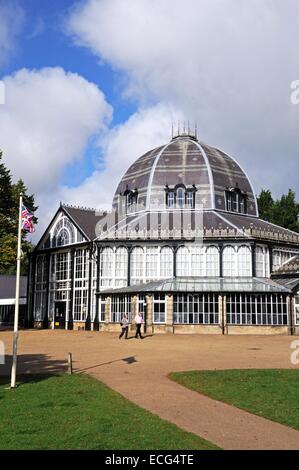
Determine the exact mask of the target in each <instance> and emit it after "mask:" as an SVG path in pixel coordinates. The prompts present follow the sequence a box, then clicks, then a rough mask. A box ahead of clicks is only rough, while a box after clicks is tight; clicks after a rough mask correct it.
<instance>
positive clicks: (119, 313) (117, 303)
mask: <svg viewBox="0 0 299 470" xmlns="http://www.w3.org/2000/svg"><path fill="white" fill-rule="evenodd" d="M124 313H126V314H127V315H128V318H129V322H131V297H130V296H127V295H113V296H112V299H111V311H110V321H111V322H112V323H120V321H121V319H122V317H123V315H124Z"/></svg>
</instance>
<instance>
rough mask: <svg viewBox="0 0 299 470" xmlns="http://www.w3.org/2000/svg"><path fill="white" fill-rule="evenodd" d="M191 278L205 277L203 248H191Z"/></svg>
mask: <svg viewBox="0 0 299 470" xmlns="http://www.w3.org/2000/svg"><path fill="white" fill-rule="evenodd" d="M190 249H191V276H200V277H202V276H204V275H205V263H204V255H205V253H204V248H203V247H202V246H192V247H191V248H190Z"/></svg>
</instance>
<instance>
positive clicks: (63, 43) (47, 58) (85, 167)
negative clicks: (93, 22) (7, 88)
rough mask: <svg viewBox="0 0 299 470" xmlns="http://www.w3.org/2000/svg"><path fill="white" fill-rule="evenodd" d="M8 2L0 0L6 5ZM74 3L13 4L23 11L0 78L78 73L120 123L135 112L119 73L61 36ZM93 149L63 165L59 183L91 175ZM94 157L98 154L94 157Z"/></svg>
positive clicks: (41, 0)
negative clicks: (55, 70)
mask: <svg viewBox="0 0 299 470" xmlns="http://www.w3.org/2000/svg"><path fill="white" fill-rule="evenodd" d="M9 1H10V0H2V2H3V3H8V2H9ZM0 3H1V1H0ZM76 3H78V2H76V1H74V0H23V1H21V0H20V1H13V2H11V4H12V5H14V4H19V5H20V6H21V7H22V9H23V10H24V21H23V25H22V29H21V35H20V38H19V40H18V42H17V46H16V49H15V51H14V53H13V54H12V55H11V57H10V58H9V60H7V61H6V63H5V64H4V65H3V67H2V68H1V76H5V75H10V74H13V73H14V72H15V71H17V70H19V69H22V68H24V67H25V68H28V69H41V68H43V67H56V66H61V67H63V68H64V70H66V71H71V72H74V73H78V74H79V75H81V76H83V77H85V78H86V79H87V80H88V81H91V82H93V83H95V84H97V85H98V87H99V88H100V89H101V90H102V91H103V92H104V94H105V96H106V99H107V101H108V102H109V103H110V104H111V105H112V106H113V120H112V122H111V125H117V124H120V123H122V122H124V121H125V120H126V119H128V117H129V116H130V115H131V114H132V113H134V111H135V110H136V104H135V103H134V100H132V99H124V98H123V97H122V95H121V93H120V85H119V82H120V81H121V80H123V78H122V77H121V76H120V73H119V72H117V71H115V70H113V69H112V67H110V66H108V65H107V64H105V63H104V62H103V61H100V60H99V59H98V58H96V57H95V56H94V55H93V54H92V52H90V51H89V50H88V49H85V48H81V47H76V46H75V45H74V44H73V43H72V42H71V41H70V38H69V37H68V36H66V35H65V34H64V31H63V24H64V21H65V19H66V17H67V16H68V13H69V11H70V9H71V8H72V7H73V6H74V5H75V4H76ZM94 151H95V150H94V147H93V145H88V147H87V148H86V150H85V152H84V159H81V160H80V161H78V162H77V163H75V164H71V165H67V166H66V167H65V169H64V171H63V172H62V175H61V184H66V185H68V186H77V185H78V184H79V183H81V182H82V181H84V179H85V178H86V177H87V176H89V175H90V174H92V171H93V169H94V158H93V156H94ZM97 156H98V154H97Z"/></svg>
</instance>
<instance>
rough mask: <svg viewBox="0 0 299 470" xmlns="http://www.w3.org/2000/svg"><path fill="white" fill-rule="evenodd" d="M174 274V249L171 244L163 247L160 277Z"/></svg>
mask: <svg viewBox="0 0 299 470" xmlns="http://www.w3.org/2000/svg"><path fill="white" fill-rule="evenodd" d="M172 276H173V251H172V249H171V248H170V247H169V246H165V247H163V248H161V254H160V277H165V278H167V277H172Z"/></svg>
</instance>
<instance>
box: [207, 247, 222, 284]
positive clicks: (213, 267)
mask: <svg viewBox="0 0 299 470" xmlns="http://www.w3.org/2000/svg"><path fill="white" fill-rule="evenodd" d="M219 274H220V262H219V251H218V249H217V247H216V246H209V247H208V248H207V250H206V276H208V277H218V276H219Z"/></svg>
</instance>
